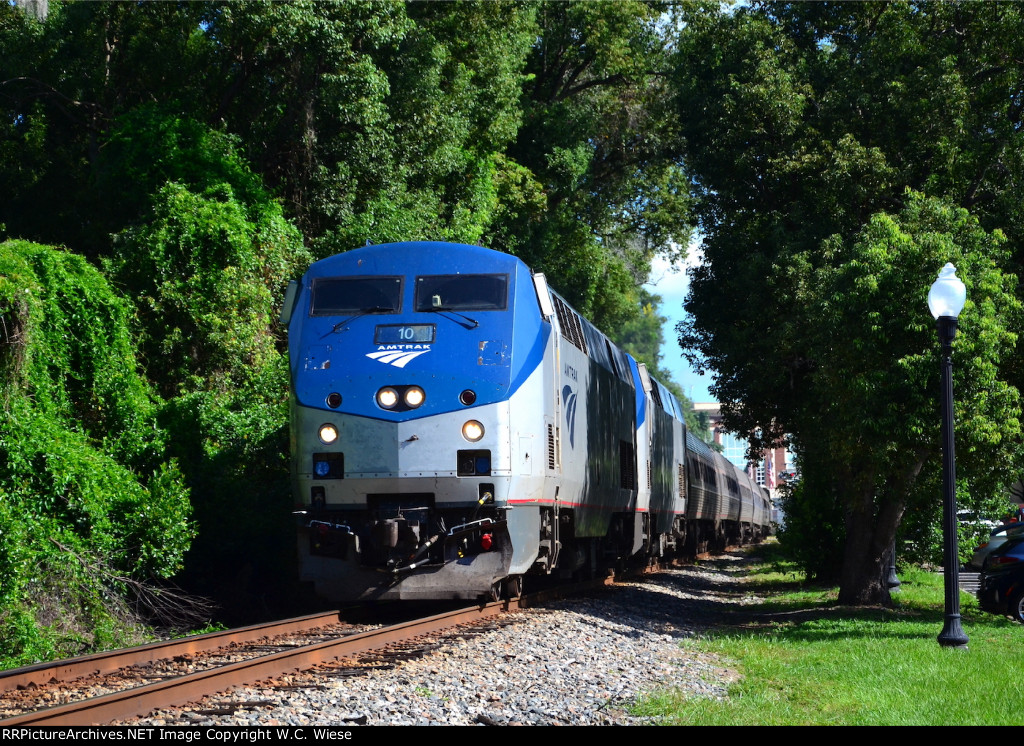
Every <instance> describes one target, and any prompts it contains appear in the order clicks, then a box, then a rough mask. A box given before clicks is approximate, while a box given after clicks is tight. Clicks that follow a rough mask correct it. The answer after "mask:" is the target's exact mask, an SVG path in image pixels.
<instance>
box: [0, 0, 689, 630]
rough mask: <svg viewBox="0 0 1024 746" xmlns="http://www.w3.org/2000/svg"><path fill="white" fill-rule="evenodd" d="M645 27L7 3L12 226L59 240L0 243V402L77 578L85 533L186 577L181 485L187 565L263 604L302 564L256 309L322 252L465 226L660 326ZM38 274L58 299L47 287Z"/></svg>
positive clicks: (660, 118)
mask: <svg viewBox="0 0 1024 746" xmlns="http://www.w3.org/2000/svg"><path fill="white" fill-rule="evenodd" d="M660 17H661V16H660V6H659V5H657V4H650V3H646V2H634V1H632V0H630V2H622V3H587V2H572V3H560V4H553V3H547V4H536V3H505V2H502V3H494V2H460V3H403V2H369V1H366V2H363V1H359V2H355V1H354V2H345V3H337V2H318V1H313V0H300V1H298V2H289V3H272V2H258V3H257V2H253V3H223V2H192V3H144V4H141V5H132V4H126V3H80V2H78V3H65V2H58V1H57V0H52V1H51V2H50V3H49V14H48V16H47V18H46V19H45V20H42V21H39V20H35V19H32V18H30V17H28V16H27V15H26V14H25V13H23V12H22V11H21V9H19V8H16V7H13V6H11V5H10V4H0V226H3V227H2V228H0V230H3V231H5V233H4V235H8V234H9V235H13V236H17V237H19V238H27V239H31V240H33V241H40V242H44V243H52V244H59V245H63V246H67V247H68V251H66V252H51V253H46V252H43V253H40V254H39V255H38V256H36V257H35V258H34V259H32V262H34V264H32V266H31V267H29V264H27V263H26V262H27V260H25V259H24V258H23V257H21V254H20V253H18V252H11V253H10V256H7V255H0V261H2V262H4V263H3V264H2V265H0V301H2V302H4V303H6V304H7V305H4V306H2V307H0V313H2V314H3V322H4V324H5V325H6V326H5V327H4V330H5V331H4V334H5V338H11V339H15V338H17V339H21V340H28V343H26V344H4V345H0V371H2V372H3V374H4V379H3V383H4V386H5V387H4V389H3V401H4V402H5V405H6V406H8V407H9V408H10V410H11V411H14V410H15V409H17V408H19V407H20V408H21V409H18V411H19V412H22V411H24V414H19V415H18V417H19V418H20V419H19V425H18V428H11V429H8V430H5V431H4V432H5V433H6V435H5V437H7V438H8V439H9V440H10V452H11V453H12V454H14V453H16V454H20V455H15V456H12V461H11V463H12V464H13V466H11V467H10V469H9V472H10V473H9V476H8V478H7V481H6V482H3V485H5V488H7V486H9V488H10V489H12V490H16V491H17V494H18V495H20V496H23V497H26V499H27V496H28V495H29V494H34V493H38V494H40V495H43V497H42V498H41V499H40V500H39V506H40V507H39V510H40V515H41V516H43V517H45V518H46V520H47V521H49V523H47V524H46V526H45V527H43V528H41V529H40V530H41V531H45V532H50V535H51V536H53V537H58V533H53V532H55V531H57V528H55V527H57V526H62V527H63V526H67V527H69V528H67V530H66V531H65V529H64V528H61V529H60V531H62V532H63V533H59V539H58V540H59V541H60V544H61V546H64V547H66V548H67V551H68V552H69V553H73V556H76V557H80V558H81V561H80V562H79V561H77V560H76V562H77V565H78V566H80V567H94V566H95V563H94V561H93V560H94V559H95V556H94V555H93V554H92V552H93V549H94V547H100V546H102V547H105V551H106V550H109V552H110V554H109V556H110V558H111V561H112V562H116V563H120V565H123V567H121V566H119V567H118V568H117V572H124V573H128V572H129V571H131V572H132V573H137V574H141V575H144V574H146V573H156V574H161V575H163V574H166V573H168V572H172V571H173V569H174V568H176V567H178V566H180V564H181V555H182V552H183V551H184V546H186V545H187V544H188V541H187V534H188V533H189V531H190V529H189V528H188V526H189V525H190V524H189V519H188V518H187V515H188V510H189V509H188V508H187V506H185V503H184V500H185V495H186V492H187V494H188V495H189V499H190V501H191V511H192V512H191V515H192V516H193V517H194V518H193V519H194V520H195V521H196V523H197V525H198V527H199V530H200V532H201V533H200V536H199V537H198V539H197V540H196V541H195V542H194V543H193V544H192V546H191V550H190V552H189V554H188V555H187V558H186V564H187V567H186V573H185V575H183V576H181V577H182V578H186V579H190V580H193V581H195V584H196V587H200V586H202V584H203V583H204V582H205V581H206V578H204V577H203V575H204V573H203V570H204V569H206V568H208V567H210V566H214V565H215V566H216V567H217V568H218V570H220V569H221V568H222V569H223V572H220V571H218V572H217V573H216V575H217V576H218V577H221V578H224V583H225V586H230V587H229V588H228V590H229V592H233V591H234V590H236V589H243V590H245V591H246V592H248V591H249V590H250V589H251V590H252V592H253V593H259V592H261V590H262V587H265V586H266V585H267V582H266V581H268V579H270V578H271V577H272V576H273V577H276V578H283V577H284V576H285V574H286V573H287V567H288V564H289V559H288V558H289V557H290V556H291V554H292V553H293V552H292V551H291V547H290V546H289V544H288V543H289V541H290V535H291V522H290V520H289V519H288V517H287V511H288V509H289V507H290V505H289V504H288V503H289V499H288V492H289V490H288V479H287V462H286V460H285V457H284V455H283V454H284V452H285V451H286V449H287V438H286V423H287V418H286V409H287V395H286V385H287V375H286V365H285V363H284V359H283V350H284V340H283V339H282V331H281V330H280V329H279V328H277V327H276V326H275V324H274V323H273V318H274V316H275V315H276V310H277V308H278V306H279V305H280V300H281V294H282V291H283V289H284V286H285V283H286V281H287V280H288V279H291V278H292V277H295V276H297V275H299V274H300V273H301V272H302V270H303V269H304V268H305V266H306V265H307V264H308V262H309V261H310V260H311V258H312V257H313V256H316V257H321V256H325V255H327V254H331V253H335V252H339V251H345V250H348V249H350V248H352V247H354V246H360V245H363V244H364V243H365V242H366V241H367V240H371V241H375V242H383V241H388V240H409V239H417V238H423V239H445V240H453V241H467V242H472V243H481V244H483V245H490V246H492V247H494V248H498V249H503V250H506V251H511V252H514V253H516V254H517V255H518V256H520V257H522V258H524V259H525V260H526V261H527V262H529V263H530V264H531V265H532V266H533V268H534V269H536V270H539V271H545V272H547V273H548V275H549V278H550V279H551V282H552V284H553V285H554V286H555V287H558V288H559V290H560V291H562V292H563V293H564V294H566V295H567V296H568V298H569V299H570V300H571V302H573V303H574V304H575V305H576V306H577V307H578V308H579V309H580V310H581V311H583V312H584V313H586V314H588V315H590V316H591V317H592V318H593V319H594V320H595V322H596V323H598V325H599V326H601V327H602V328H604V329H606V330H608V331H609V332H610V333H611V334H612V335H613V336H615V334H616V333H617V331H618V330H619V329H626V328H627V327H628V326H629V325H630V324H634V323H635V324H638V325H640V326H643V325H644V324H647V325H650V323H651V322H652V321H653V320H654V318H655V316H652V315H651V314H650V313H648V312H647V311H646V310H645V302H642V301H641V296H640V295H639V294H638V291H637V288H638V287H639V285H640V283H642V282H643V281H644V280H645V279H646V275H647V268H648V264H649V261H650V258H651V256H652V255H653V254H654V253H655V252H662V253H664V254H671V253H672V252H673V248H672V247H673V245H674V244H673V242H674V241H680V242H685V241H684V239H685V237H686V236H687V235H688V232H689V227H688V219H689V211H688V209H689V202H688V184H687V180H686V178H685V175H684V173H683V171H682V169H681V168H680V167H679V164H678V158H677V156H678V147H677V140H676V139H675V137H674V127H675V122H676V118H675V115H674V112H672V111H671V107H669V106H668V103H669V90H668V87H667V84H666V80H667V79H666V77H665V75H664V73H665V71H666V67H667V60H668V57H667V52H666V46H665V31H666V27H663V26H660V25H659V19H660ZM81 257H84V260H83V259H81ZM86 260H87V261H88V262H91V263H92V264H93V265H95V266H99V267H102V268H103V271H104V272H106V273H107V275H108V277H109V280H110V282H111V283H112V284H113V285H114V287H115V288H116V289H117V293H116V294H112V293H110V292H109V289H108V288H106V286H105V285H104V284H103V283H102V282H101V280H102V278H101V277H100V275H99V274H97V273H96V272H94V271H93V270H92V268H91V267H90V265H89V264H87V263H86ZM30 275H31V276H32V277H36V275H38V278H37V279H38V282H37V283H36V284H33V283H35V282H36V280H32V281H28V280H26V279H25V278H28V277H29V276H30ZM37 285H38V286H39V287H40V288H43V287H46V288H56V287H61V288H64V289H63V290H62V291H61V292H60V293H57V294H53V293H50V294H49V295H47V296H46V299H45V300H46V303H49V305H46V303H44V304H43V305H39V304H37V303H36V300H38V299H40V298H42V297H43V295H42V294H41V293H42V291H41V290H40V291H39V292H38V293H37V290H36V289H35V288H36V287H37ZM25 290H27V291H28V293H27V294H26V293H24V292H23V291H25ZM48 292H49V291H48ZM51 300H52V301H53V302H52V303H51V302H50V301H51ZM8 301H9V303H8ZM43 306H45V309H44V308H43ZM40 309H43V310H45V314H43V310H40ZM83 309H90V310H83ZM31 314H41V315H38V317H37V316H32V315H31ZM43 328H52V329H54V330H57V329H59V330H61V331H60V332H59V333H58V332H56V331H54V333H53V334H50V333H46V334H43V333H41V332H39V331H38V330H39V329H43ZM651 342H653V340H648V343H647V346H648V348H649V349H650V343H651ZM656 344H660V341H659V342H657V343H656ZM647 354H650V355H651V356H652V357H651V368H652V370H654V371H655V373H656V375H658V371H657V370H656V368H657V365H656V358H657V350H656V345H655V348H654V351H653V352H650V353H647ZM140 373H141V375H140ZM663 380H665V378H664V377H663ZM15 441H17V442H16V443H15ZM5 443H7V441H5ZM19 449H21V450H19ZM47 480H51V481H54V480H55V483H57V484H59V485H60V486H61V489H62V490H63V492H60V493H59V494H58V491H56V490H54V489H53V488H52V485H47V484H46V482H47ZM119 481H120V482H122V483H124V484H126V485H128V486H127V487H126V488H125V489H124V491H123V494H122V496H121V498H120V499H121V501H122V502H120V503H116V502H110V500H108V496H107V492H108V491H109V490H110V489H111V486H112V485H115V484H117V483H118V482H119ZM12 499H13V498H12ZM19 499H20V498H19ZM115 514H117V515H115ZM40 520H42V518H41V519H40ZM19 530H21V529H19ZM11 531H12V532H13V529H11ZM160 532H164V533H167V534H168V536H169V539H168V541H167V552H166V553H165V555H161V553H160V550H159V544H158V543H156V542H155V541H154V539H153V537H154V536H155V535H157V534H159V533H160ZM10 535H18V536H21V535H22V534H20V533H16V532H13V533H11V534H10ZM76 542H77V543H76ZM19 546H20V545H16V544H11V545H10V547H11V548H10V562H11V563H12V565H11V566H12V567H17V568H21V569H20V570H18V572H22V571H25V572H27V573H28V570H25V568H26V567H29V566H31V567H33V568H37V569H36V570H34V571H33V572H34V573H35V574H34V575H33V574H32V573H28V575H30V576H31V577H36V578H38V581H39V582H40V583H42V582H47V583H50V585H47V586H46V587H47V588H51V587H56V584H54V583H51V582H50V580H47V579H46V578H43V577H42V575H41V574H40V573H42V572H43V571H42V570H38V568H39V567H51V566H52V567H57V566H58V564H57V563H54V564H53V565H39V564H36V565H32V564H31V561H30V560H29V565H26V564H25V563H24V562H23V561H22V558H21V555H20V554H18V550H19ZM254 547H259V548H260V549H259V550H254V549H253V548H254ZM59 551H63V550H59ZM31 556H35V555H31ZM31 556H30V557H31ZM69 556H72V555H70V554H69ZM72 564H75V563H72ZM12 572H13V570H12ZM46 572H47V573H49V576H48V577H49V578H50V579H51V580H52V578H53V577H56V575H55V574H54V572H53V571H52V570H47V571H46ZM83 572H85V571H84V570H83ZM90 572H92V571H90ZM246 573H249V577H250V578H255V580H239V578H240V577H241V576H242V575H245V574H246ZM274 573H279V574H278V575H276V576H275V575H274ZM115 574H116V573H115ZM211 574H213V573H211ZM87 575H88V573H87ZM93 575H96V573H93ZM100 575H102V573H100ZM76 577H77V576H76ZM132 577H135V576H132ZM26 582H27V581H26ZM32 582H36V581H35V580H33V581H32ZM68 582H72V579H69V580H68ZM83 582H84V581H83ZM90 582H91V581H90ZM261 584H262V587H261ZM85 586H88V587H96V586H95V584H93V585H90V584H89V583H88V582H86V583H85ZM18 587H19V588H23V586H18ZM282 587H283V583H282ZM18 593H22V591H18ZM23 596H24V594H23V595H22V596H18V598H22V597H23ZM12 598H14V597H12ZM218 598H222V599H223V595H219V596H218ZM252 600H253V599H252V597H251V596H250V597H246V598H244V599H242V600H241V601H240V602H239V603H238V604H237V605H238V606H246V607H248V608H254V607H255V606H256V604H253V603H251V601H252ZM67 603H68V604H70V605H76V604H77V605H78V606H81V607H82V608H86V607H88V608H92V607H91V606H90V603H91V602H90V601H89V599H87V598H80V599H77V600H74V601H72V600H68V601H67ZM15 607H16V604H15V603H14V601H12V605H11V606H9V607H5V608H9V609H12V611H11V613H12V614H14V613H15V612H14V611H13V609H15ZM17 608H18V609H21V611H19V612H18V613H23V614H27V615H30V616H31V614H36V613H37V612H38V610H37V609H33V608H31V607H30V606H18V607H17ZM97 608H98V607H97ZM14 618H15V617H14V616H12V617H11V619H14ZM25 618H28V617H25ZM13 623H14V622H12V624H13ZM93 626H94V627H95V628H96V629H97V630H98V629H100V628H101V627H102V625H101V624H100V623H99V622H97V623H96V624H95V625H93ZM54 634H55V633H54ZM26 639H27V638H26ZM25 644H26V645H27V644H28V643H27V642H26V643H25ZM26 649H27V648H26Z"/></svg>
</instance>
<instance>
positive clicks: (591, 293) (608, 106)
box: [487, 0, 690, 336]
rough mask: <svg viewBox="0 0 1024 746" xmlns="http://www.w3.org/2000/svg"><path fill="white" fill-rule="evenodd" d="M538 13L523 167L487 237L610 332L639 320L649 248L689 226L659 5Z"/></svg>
mask: <svg viewBox="0 0 1024 746" xmlns="http://www.w3.org/2000/svg"><path fill="white" fill-rule="evenodd" d="M537 14H538V15H537V25H538V34H537V37H536V42H535V44H534V46H533V49H532V52H531V54H530V56H529V59H528V64H527V67H526V72H527V73H528V74H529V75H530V79H529V81H528V82H527V83H526V84H525V85H524V87H523V97H524V103H523V124H522V127H520V129H519V131H518V133H517V137H516V139H515V142H514V143H512V144H511V146H510V147H509V148H508V150H507V155H508V156H509V158H511V159H512V161H513V162H514V163H515V164H518V165H519V166H521V167H522V169H523V171H521V172H517V171H515V170H512V169H510V170H509V171H508V173H509V177H506V179H505V180H503V181H502V183H501V184H500V185H499V192H498V194H499V204H501V205H507V207H506V208H504V209H500V210H499V212H498V214H497V216H496V220H495V225H494V227H492V229H491V230H490V231H489V233H488V234H487V236H488V237H489V238H490V239H491V243H492V245H493V246H494V247H495V248H499V249H502V250H504V251H508V252H510V253H513V254H516V255H517V256H519V257H520V258H522V259H523V260H524V261H526V262H527V263H528V264H530V265H531V266H532V267H534V268H535V269H538V270H541V271H544V272H545V273H546V274H547V275H548V278H549V281H550V282H551V284H552V286H554V287H556V288H558V289H559V291H560V292H561V293H563V294H564V295H565V296H566V297H567V298H568V299H569V300H570V302H572V303H573V304H574V305H575V306H576V307H577V308H578V309H579V310H580V311H581V312H583V313H584V314H586V315H587V316H588V317H589V318H591V319H592V320H594V321H595V323H597V324H598V325H599V326H600V327H601V328H603V329H605V330H608V331H611V332H612V333H613V336H614V330H615V329H616V328H617V327H618V326H619V325H620V324H622V323H623V322H624V321H626V320H627V319H629V318H630V317H634V318H635V314H636V309H637V308H639V307H640V305H639V304H638V303H637V294H636V288H637V287H638V286H639V285H640V284H642V283H643V282H644V281H646V279H647V274H648V272H649V269H650V259H651V256H652V255H653V253H655V252H663V253H667V254H670V253H671V252H672V250H673V247H674V246H676V245H684V246H685V245H686V242H687V239H688V237H689V231H690V224H689V218H690V216H689V212H688V209H687V199H688V192H687V188H686V183H685V180H684V178H683V175H682V171H681V169H679V167H678V164H677V163H676V161H675V155H676V154H677V152H678V151H677V149H678V140H677V138H675V137H674V132H675V129H674V127H675V114H674V112H672V111H671V109H670V108H669V106H668V104H669V97H668V93H669V89H668V87H667V83H666V80H667V77H666V73H667V71H668V56H667V48H666V45H665V39H664V34H663V33H662V29H661V28H660V26H659V19H660V7H659V6H658V5H657V4H652V3H644V2H635V1H633V0H629V1H628V2H617V3H588V2H566V3H543V4H540V5H539V6H538V8H537ZM515 177H519V178H515Z"/></svg>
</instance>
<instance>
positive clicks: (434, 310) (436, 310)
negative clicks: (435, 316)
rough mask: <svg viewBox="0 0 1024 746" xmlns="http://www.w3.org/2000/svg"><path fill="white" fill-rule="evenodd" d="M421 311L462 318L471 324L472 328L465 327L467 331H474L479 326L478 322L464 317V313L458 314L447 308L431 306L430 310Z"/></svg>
mask: <svg viewBox="0 0 1024 746" xmlns="http://www.w3.org/2000/svg"><path fill="white" fill-rule="evenodd" d="M421 310H423V311H430V312H431V313H441V312H444V313H453V314H455V315H456V316H458V317H460V318H463V319H465V320H466V321H468V322H469V323H470V324H472V326H467V327H466V328H467V329H476V328H477V327H478V326H480V322H479V321H477V320H476V319H471V318H469V316H466V315H465V314H464V313H459V312H458V311H453V310H452V309H451V308H449V307H448V306H431V307H430V308H424V309H421ZM452 321H455V319H452ZM455 323H458V322H455ZM462 326H465V324H462Z"/></svg>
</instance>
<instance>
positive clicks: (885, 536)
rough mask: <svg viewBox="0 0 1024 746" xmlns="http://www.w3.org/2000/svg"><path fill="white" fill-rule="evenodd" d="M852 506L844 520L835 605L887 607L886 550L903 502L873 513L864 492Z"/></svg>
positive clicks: (888, 503)
mask: <svg viewBox="0 0 1024 746" xmlns="http://www.w3.org/2000/svg"><path fill="white" fill-rule="evenodd" d="M852 502H854V503H855V504H853V505H852V509H851V511H850V513H849V515H847V518H846V547H845V549H844V552H843V569H842V571H841V573H840V577H839V603H841V604H847V605H851V606H879V605H881V606H890V605H891V604H892V598H891V597H890V595H889V586H888V583H887V582H886V581H887V579H888V576H889V563H888V559H889V549H890V548H891V547H892V543H893V541H894V540H895V538H896V527H897V526H898V525H899V521H900V518H901V517H902V515H903V509H904V506H905V501H904V500H903V499H890V500H886V501H884V502H883V503H882V505H881V506H880V507H879V509H878V510H877V513H876V511H875V505H874V500H873V498H872V494H871V492H869V491H867V490H865V491H863V492H861V494H860V495H858V496H857V497H856V499H855V501H852Z"/></svg>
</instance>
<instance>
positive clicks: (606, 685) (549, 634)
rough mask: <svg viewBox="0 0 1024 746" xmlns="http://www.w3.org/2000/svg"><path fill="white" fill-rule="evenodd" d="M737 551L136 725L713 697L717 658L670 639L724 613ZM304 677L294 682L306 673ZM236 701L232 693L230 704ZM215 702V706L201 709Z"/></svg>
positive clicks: (386, 719) (551, 721) (524, 709)
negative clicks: (450, 638)
mask: <svg viewBox="0 0 1024 746" xmlns="http://www.w3.org/2000/svg"><path fill="white" fill-rule="evenodd" d="M740 559H741V555H739V554H738V553H737V554H730V555H725V556H723V557H720V558H716V559H715V560H714V561H711V562H707V563H701V564H699V565H697V566H692V567H686V568H681V569H673V570H666V571H664V572H661V573H658V574H656V575H652V576H650V577H649V578H647V579H644V580H642V581H639V582H636V583H629V584H620V585H616V586H614V587H612V588H608V589H605V590H602V591H599V592H597V593H595V594H593V595H590V596H588V597H584V598H573V599H568V600H562V601H558V602H553V603H551V604H548V605H546V606H544V607H542V608H538V609H530V610H526V611H522V612H518V613H517V614H516V615H515V621H513V622H511V623H508V624H505V625H503V626H501V627H500V628H498V629H494V630H492V631H487V632H484V633H482V634H479V635H472V636H468V637H466V638H464V639H458V640H456V641H454V642H451V643H448V644H445V645H443V646H441V647H440V648H438V649H437V650H434V651H431V652H429V653H427V654H426V655H424V656H422V657H419V658H415V659H412V660H408V661H404V662H401V663H400V664H398V665H397V666H396V667H395V668H392V669H390V670H374V671H370V672H369V673H366V674H364V675H360V676H357V677H350V678H337V677H331V676H316V678H315V682H314V684H313V685H312V687H311V688H310V687H304V688H296V689H284V690H282V689H278V688H270V687H267V688H262V687H255V688H246V689H236V690H234V691H233V692H231V693H230V694H229V695H225V696H224V697H221V698H215V699H211V700H208V701H207V703H206V704H205V709H206V712H205V713H202V712H176V711H168V712H166V713H154V714H153V715H152V716H150V717H148V718H144V719H140V720H137V721H133V724H140V725H165V724H166V725H172V724H174V725H177V724H186V723H187V724H191V725H235V726H237V725H345V724H365V725H474V724H484V725H614V724H621V725H630V724H645V723H649V722H651V721H649V720H647V719H645V718H639V717H634V716H632V715H630V714H629V712H628V708H629V706H630V705H631V704H632V703H634V702H635V701H636V699H637V698H638V697H639V696H640V695H642V694H645V693H650V692H654V691H657V690H661V689H675V690H679V691H682V692H684V693H685V694H687V695H688V696H693V697H722V696H724V695H725V693H726V687H727V686H728V684H729V683H730V682H732V681H734V680H735V678H736V674H735V672H734V671H732V670H730V669H729V667H728V664H727V662H724V661H721V660H718V659H716V658H714V657H712V656H709V655H706V654H701V653H698V652H695V651H694V649H693V648H694V646H687V645H682V644H681V643H683V642H684V641H685V640H687V639H688V638H692V637H694V636H697V635H700V634H701V633H702V632H704V631H706V630H707V629H709V628H711V627H715V626H719V625H722V624H727V623H729V620H730V617H731V616H733V615H734V613H735V608H736V606H737V605H742V604H744V603H749V602H750V601H751V600H752V599H750V598H749V597H747V596H746V595H745V594H744V593H743V588H742V584H741V583H740V582H739V579H738V577H737V570H738V569H739V566H740V562H739V561H738V560H740ZM308 678H309V677H308V676H306V677H304V678H303V681H308ZM238 703H242V704H240V705H239V704H238ZM223 705H232V706H233V707H234V711H233V712H229V710H230V709H231V708H225V712H224V714H215V715H211V714H209V712H210V710H213V709H217V708H218V707H220V706H223Z"/></svg>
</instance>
